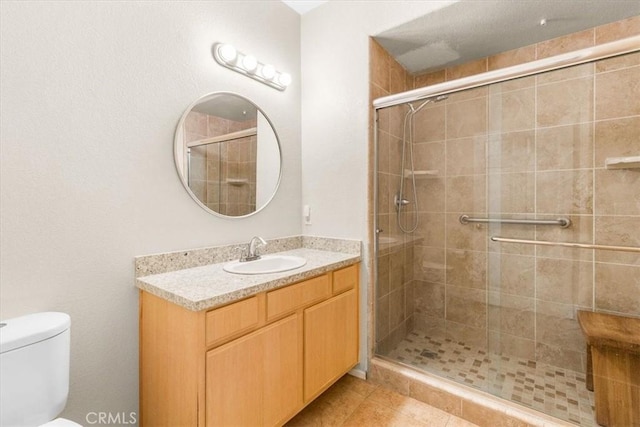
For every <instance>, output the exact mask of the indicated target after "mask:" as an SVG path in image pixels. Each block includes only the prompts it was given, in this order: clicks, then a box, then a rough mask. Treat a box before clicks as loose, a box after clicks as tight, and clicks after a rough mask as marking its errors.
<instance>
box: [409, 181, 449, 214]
mask: <svg viewBox="0 0 640 427" xmlns="http://www.w3.org/2000/svg"><path fill="white" fill-rule="evenodd" d="M444 187H445V180H444V179H443V178H431V177H420V178H418V179H416V188H417V189H418V207H419V210H420V212H444V203H445V194H444Z"/></svg>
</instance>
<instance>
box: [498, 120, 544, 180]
mask: <svg viewBox="0 0 640 427" xmlns="http://www.w3.org/2000/svg"><path fill="white" fill-rule="evenodd" d="M487 150H488V152H487V159H488V160H487V161H488V172H489V173H505V172H526V171H533V170H534V169H535V159H536V156H535V150H536V142H535V131H533V130H528V131H522V132H510V133H497V134H494V135H490V136H489V144H488V149H487Z"/></svg>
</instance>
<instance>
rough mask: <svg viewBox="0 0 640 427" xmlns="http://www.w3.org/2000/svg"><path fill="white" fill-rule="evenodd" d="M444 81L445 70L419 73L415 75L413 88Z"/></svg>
mask: <svg viewBox="0 0 640 427" xmlns="http://www.w3.org/2000/svg"><path fill="white" fill-rule="evenodd" d="M445 81H446V73H445V70H439V71H434V72H430V73H425V74H420V75H417V76H415V79H414V83H413V85H414V88H416V89H417V88H421V87H426V86H431V85H435V84H437V83H443V82H445Z"/></svg>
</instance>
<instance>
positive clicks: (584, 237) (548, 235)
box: [536, 215, 593, 261]
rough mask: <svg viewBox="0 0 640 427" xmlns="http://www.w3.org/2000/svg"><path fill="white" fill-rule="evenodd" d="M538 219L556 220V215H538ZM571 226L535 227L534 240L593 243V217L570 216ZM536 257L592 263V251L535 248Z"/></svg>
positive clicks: (552, 247) (549, 247) (547, 247)
mask: <svg viewBox="0 0 640 427" xmlns="http://www.w3.org/2000/svg"><path fill="white" fill-rule="evenodd" d="M538 218H540V219H556V218H558V215H538ZM568 218H569V219H570V220H571V226H570V227H568V228H561V227H556V226H538V227H536V228H537V230H536V239H538V240H547V241H550V242H577V243H593V216H591V215H571V216H568ZM536 254H537V256H538V257H544V258H556V259H573V260H581V261H593V250H591V249H575V248H562V247H554V246H538V247H536Z"/></svg>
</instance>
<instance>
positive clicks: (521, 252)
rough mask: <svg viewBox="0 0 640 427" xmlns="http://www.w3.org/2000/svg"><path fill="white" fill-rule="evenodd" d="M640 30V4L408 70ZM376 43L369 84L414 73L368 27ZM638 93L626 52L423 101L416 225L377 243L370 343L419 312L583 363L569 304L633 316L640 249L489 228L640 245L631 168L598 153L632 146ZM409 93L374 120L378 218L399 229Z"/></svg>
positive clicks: (428, 322) (391, 335)
mask: <svg viewBox="0 0 640 427" xmlns="http://www.w3.org/2000/svg"><path fill="white" fill-rule="evenodd" d="M638 33H640V18H638V17H635V18H631V19H627V20H625V21H620V22H616V23H613V24H609V25H605V26H602V27H597V28H595V29H592V30H588V31H583V32H580V33H577V34H572V35H569V36H566V37H561V38H559V39H554V40H550V41H547V42H542V43H538V44H536V45H533V46H528V47H524V48H522V49H518V50H515V51H510V52H506V53H503V54H498V55H495V56H492V57H489V58H484V59H481V60H478V61H474V62H471V63H468V64H463V65H461V66H457V67H453V68H449V69H446V70H441V71H438V72H434V73H429V74H425V75H421V76H416V77H415V78H414V86H415V87H421V86H425V85H430V84H435V83H439V82H442V81H445V80H452V79H456V78H460V77H465V76H468V75H472V74H476V73H480V72H484V71H490V70H493V69H497V68H501V67H505V66H509V65H514V64H517V63H523V62H528V61H531V60H535V59H541V58H543V57H547V56H552V55H556V54H559V53H563V52H567V51H571V50H575V49H580V48H584V47H588V46H592V45H594V44H600V43H604V42H607V41H611V40H614V39H619V38H623V37H626V36H629V35H633V34H638ZM371 52H372V55H371V58H372V69H371V93H372V99H375V98H376V97H379V96H382V95H385V94H387V93H394V92H401V91H402V90H401V89H400V88H399V87H398V88H397V89H398V90H395V91H394V90H392V83H391V80H392V79H391V77H390V76H391V75H392V74H393V73H395V75H401V76H402V79H401V80H400V81H404V86H403V87H406V86H408V84H407V83H406V82H407V80H410V77H408V76H407V75H406V73H405V74H404V75H403V74H402V73H401V72H400V71H398V70H394V68H397V67H399V65H397V64H395V65H394V63H395V61H393V59H391V58H390V57H389V56H388V55H387V54H386V52H385V51H384V50H382V48H380V47H379V46H378V45H377V44H376V43H375V42H373V41H372V48H371ZM387 79H388V81H387ZM385 84H386V86H385ZM396 86H398V85H397V84H396ZM638 99H640V54H632V55H626V56H624V57H619V58H613V59H609V60H604V61H600V62H599V63H596V64H586V65H581V66H576V67H572V68H569V69H565V70H560V71H556V72H551V73H546V74H542V75H538V76H534V77H528V78H522V79H518V80H515V81H510V82H505V83H502V84H496V85H492V86H491V87H484V88H479V89H474V90H469V91H465V92H461V93H457V94H453V95H451V96H450V97H449V99H447V100H446V101H443V102H440V103H434V104H431V105H429V106H427V107H426V108H425V109H424V110H423V111H422V112H420V113H418V115H416V138H415V141H416V143H415V145H414V154H415V156H416V165H415V167H416V169H417V170H423V171H426V170H428V171H430V172H431V173H432V174H433V175H422V176H420V178H419V179H418V180H417V187H418V193H419V196H418V198H419V216H420V226H419V228H418V230H417V231H416V233H415V236H414V238H415V239H414V240H411V242H410V243H411V244H408V245H399V246H397V247H398V249H395V251H394V249H393V247H394V246H393V245H392V244H391V245H388V247H386V248H385V250H386V253H382V254H381V255H382V256H380V257H379V271H380V278H381V280H379V282H381V283H379V285H378V288H377V289H376V291H377V292H376V296H377V301H376V303H377V307H378V308H377V313H376V324H375V326H376V343H377V346H378V352H379V353H384V352H385V350H386V349H388V348H391V347H392V346H393V345H394V343H395V342H397V339H398V337H399V336H400V335H401V333H402V332H403V331H406V330H409V329H411V328H416V329H419V330H422V331H425V332H429V333H432V334H438V335H444V336H448V337H452V338H455V339H456V340H458V341H460V340H462V341H465V342H468V343H469V344H473V345H477V346H481V347H489V348H491V349H493V350H496V351H500V352H504V353H506V354H512V355H517V356H521V357H526V358H528V359H531V360H539V361H543V362H548V363H552V364H554V365H557V366H562V367H566V368H570V369H573V370H577V371H582V370H583V369H584V361H583V356H584V354H585V348H584V340H583V338H582V334H581V332H580V330H579V327H578V325H577V322H576V320H575V313H576V310H577V309H580V308H584V309H588V310H596V311H608V312H614V313H620V314H627V315H634V316H640V296H639V295H640V256H638V255H632V254H624V253H620V252H604V251H601V252H600V251H599V252H596V253H595V254H594V251H591V250H577V249H558V248H548V247H541V246H538V247H534V246H525V245H513V244H511V245H509V244H504V243H503V244H500V243H493V242H490V241H489V239H488V238H489V236H492V235H500V236H504V237H516V238H526V239H538V240H557V241H568V242H571V241H575V242H582V243H597V244H612V245H629V246H633V245H635V246H638V245H640V170H637V169H636V170H607V169H605V168H604V162H605V159H606V158H607V157H617V156H626V155H640V101H638ZM403 108H404V107H394V108H392V109H387V110H386V111H385V110H383V111H382V112H381V115H380V123H379V126H378V129H379V144H380V148H381V152H380V159H381V161H380V164H379V181H378V183H379V186H380V203H379V206H380V208H379V216H378V220H379V226H380V228H382V229H385V230H388V231H389V232H388V233H383V235H386V236H393V235H394V233H397V230H396V229H395V228H394V221H395V211H394V208H393V205H392V202H393V193H394V192H396V191H397V187H398V184H397V182H398V181H399V173H400V166H399V165H398V158H399V154H398V149H399V148H401V144H400V143H399V138H400V137H401V135H402V133H401V132H402V125H401V120H402V117H403V114H404V113H403V111H405V110H403ZM386 153H388V156H386V157H387V159H388V160H385V159H383V158H384V157H385V154H386ZM394 174H395V176H394ZM406 182H408V181H406ZM461 214H468V215H471V216H480V217H485V216H487V215H489V216H492V217H493V216H504V217H509V218H517V217H523V218H524V217H526V218H531V217H537V218H556V217H558V216H569V217H570V218H571V220H572V221H573V225H572V226H571V227H570V228H569V229H560V228H556V227H542V226H538V227H531V226H513V225H503V226H501V227H500V226H494V225H492V226H490V227H488V226H487V225H462V224H460V222H459V221H458V217H459V216H460V215H461ZM396 237H399V238H400V241H402V239H406V237H402V235H401V234H399V233H397V234H396ZM420 239H421V240H420ZM399 253H401V254H402V256H401V255H398V254H399ZM393 254H396V255H395V261H392V259H394V258H393V256H394V255H393ZM412 255H413V268H411V266H410V263H411V260H410V259H409V258H410V257H411V256H412ZM387 256H388V261H387V259H386V258H385V257H387ZM400 259H402V262H400ZM387 265H388V267H387ZM400 265H401V266H402V267H403V272H402V275H401V276H400V278H398V274H399V272H398V271H399V266H400ZM394 269H395V272H394ZM411 270H412V271H411ZM387 275H388V276H389V279H387V278H386V276H387ZM394 292H399V293H400V294H399V295H394V294H393V293H394ZM402 293H403V294H402ZM401 297H402V298H401Z"/></svg>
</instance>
